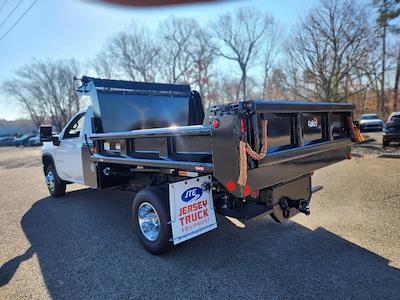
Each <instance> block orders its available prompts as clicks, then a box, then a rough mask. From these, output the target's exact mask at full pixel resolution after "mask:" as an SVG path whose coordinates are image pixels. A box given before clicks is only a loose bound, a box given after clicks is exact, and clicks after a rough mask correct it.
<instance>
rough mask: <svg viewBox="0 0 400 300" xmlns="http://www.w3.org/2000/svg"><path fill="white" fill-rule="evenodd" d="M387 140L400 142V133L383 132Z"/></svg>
mask: <svg viewBox="0 0 400 300" xmlns="http://www.w3.org/2000/svg"><path fill="white" fill-rule="evenodd" d="M383 139H384V140H385V141H393V142H400V133H385V132H384V133H383Z"/></svg>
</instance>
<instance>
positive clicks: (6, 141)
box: [0, 136, 15, 146]
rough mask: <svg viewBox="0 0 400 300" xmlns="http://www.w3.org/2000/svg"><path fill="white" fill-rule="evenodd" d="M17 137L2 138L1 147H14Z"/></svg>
mask: <svg viewBox="0 0 400 300" xmlns="http://www.w3.org/2000/svg"><path fill="white" fill-rule="evenodd" d="M14 144H15V137H13V136H3V137H0V146H14Z"/></svg>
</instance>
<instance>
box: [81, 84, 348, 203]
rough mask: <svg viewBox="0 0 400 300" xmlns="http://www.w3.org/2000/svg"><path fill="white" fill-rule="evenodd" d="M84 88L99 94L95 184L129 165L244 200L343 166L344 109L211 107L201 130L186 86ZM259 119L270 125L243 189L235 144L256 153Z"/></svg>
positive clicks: (195, 100) (281, 104) (272, 104)
mask: <svg viewBox="0 0 400 300" xmlns="http://www.w3.org/2000/svg"><path fill="white" fill-rule="evenodd" d="M89 85H92V88H95V89H96V93H97V94H93V92H92V94H91V98H92V102H93V106H94V112H95V118H94V119H93V129H94V132H96V133H95V134H93V135H92V136H91V137H90V138H91V139H92V140H93V142H94V146H95V149H96V151H95V153H92V155H91V157H90V160H91V161H92V162H94V163H97V165H98V168H99V170H100V172H97V173H98V174H99V175H98V176H99V178H98V181H99V182H101V181H102V180H103V178H102V176H104V175H103V172H101V170H104V168H105V167H107V168H111V169H113V168H114V167H115V168H116V169H117V170H119V168H118V166H128V169H126V170H128V171H127V172H132V173H136V174H137V173H157V172H161V173H164V174H178V172H179V171H191V172H197V173H199V175H201V174H212V175H213V176H214V178H215V179H216V180H217V181H218V182H219V183H220V184H221V186H223V187H225V188H227V189H228V190H229V192H230V193H231V194H233V195H234V196H235V197H244V196H246V195H248V194H249V192H252V191H258V190H262V189H265V188H267V187H272V186H276V185H279V184H281V183H285V182H289V181H292V180H294V179H296V178H301V177H303V176H305V175H309V174H310V173H312V172H313V171H314V170H316V169H318V168H321V167H324V166H327V165H329V164H332V163H335V162H338V161H340V160H344V159H346V158H347V157H348V154H349V153H350V151H351V129H350V127H349V126H350V124H351V123H349V122H348V121H349V120H351V119H350V118H351V116H352V111H353V109H354V106H353V105H350V104H332V103H311V102H286V101H264V100H249V101H243V102H239V103H233V104H226V105H220V106H215V107H212V108H210V119H209V120H204V124H203V118H204V112H203V108H202V106H201V99H200V97H199V96H198V94H197V93H196V92H193V91H190V88H189V87H188V86H185V85H159V84H142V83H130V82H124V81H113V80H99V79H91V78H87V79H86V83H85V82H84V85H83V88H82V87H81V88H80V90H81V91H82V90H83V91H85V92H87V93H89V89H90V86H89ZM85 89H86V90H85ZM121 99H122V100H121ZM106 102H108V103H106ZM163 103H164V104H163ZM176 103H178V104H180V105H184V106H185V107H184V108H177V107H178V106H179V105H176ZM169 108H170V109H169ZM127 111H128V112H129V113H127ZM161 112H162V113H161ZM132 116H133V117H132ZM121 119H122V121H121ZM261 120H268V126H267V145H268V147H267V154H266V156H265V157H264V158H263V159H261V160H259V161H256V160H253V159H252V158H250V157H247V181H246V185H239V184H238V178H239V173H240V169H239V163H240V153H239V143H240V141H246V142H247V143H248V144H249V145H250V146H251V147H252V148H253V149H254V150H255V151H256V152H258V151H260V147H261V146H260V143H261V139H262V130H261ZM118 123H119V124H118ZM149 127H152V128H149ZM157 127H158V128H157ZM111 173H112V170H111ZM116 180H118V179H116ZM99 186H100V187H101V186H102V185H101V183H100V185H99ZM105 186H106V185H104V187H105Z"/></svg>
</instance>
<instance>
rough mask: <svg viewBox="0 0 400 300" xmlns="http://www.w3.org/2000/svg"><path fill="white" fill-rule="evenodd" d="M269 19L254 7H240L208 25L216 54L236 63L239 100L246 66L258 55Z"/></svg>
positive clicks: (243, 85)
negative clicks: (238, 71)
mask: <svg viewBox="0 0 400 300" xmlns="http://www.w3.org/2000/svg"><path fill="white" fill-rule="evenodd" d="M272 20H273V19H272V17H270V16H269V15H268V14H267V13H262V12H260V11H259V10H257V9H256V8H250V7H244V8H240V9H239V10H237V11H236V12H234V13H226V14H224V15H221V16H219V17H218V20H217V21H216V22H214V23H213V24H212V28H213V30H214V31H215V36H216V38H217V40H218V41H220V45H219V49H217V51H218V54H219V55H220V56H222V57H224V58H226V59H228V60H232V61H235V62H236V63H237V64H238V65H239V68H240V71H241V87H242V96H243V99H246V96H247V95H246V93H247V86H246V83H247V77H248V72H249V69H250V68H251V67H252V65H253V63H254V62H255V60H256V58H257V55H258V54H259V51H260V49H261V46H262V42H263V37H265V33H266V31H267V28H268V27H269V26H271V24H272V22H273V21H272Z"/></svg>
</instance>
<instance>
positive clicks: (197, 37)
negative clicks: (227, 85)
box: [188, 26, 215, 106]
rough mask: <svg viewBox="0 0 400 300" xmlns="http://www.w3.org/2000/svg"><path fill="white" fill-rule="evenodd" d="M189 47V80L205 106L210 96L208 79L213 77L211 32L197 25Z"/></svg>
mask: <svg viewBox="0 0 400 300" xmlns="http://www.w3.org/2000/svg"><path fill="white" fill-rule="evenodd" d="M189 49H190V51H189V54H190V56H191V62H192V67H191V68H190V69H189V70H188V71H189V80H190V83H192V84H193V85H194V87H195V88H197V90H198V91H199V94H200V96H201V98H202V99H203V102H204V103H205V104H206V106H207V103H208V101H209V99H208V98H209V96H210V80H212V77H213V75H212V73H211V68H212V65H213V63H214V61H215V47H214V46H213V44H212V42H211V34H210V33H209V32H208V31H206V30H205V29H203V28H200V27H199V26H197V27H196V29H195V31H194V36H193V41H192V45H191V47H190V48H189Z"/></svg>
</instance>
